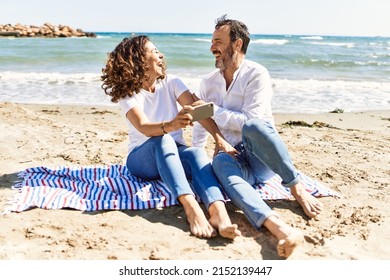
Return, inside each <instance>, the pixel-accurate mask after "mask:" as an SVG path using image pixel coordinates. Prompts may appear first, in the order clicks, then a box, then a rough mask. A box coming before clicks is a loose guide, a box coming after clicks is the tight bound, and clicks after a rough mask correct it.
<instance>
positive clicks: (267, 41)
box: [251, 39, 289, 45]
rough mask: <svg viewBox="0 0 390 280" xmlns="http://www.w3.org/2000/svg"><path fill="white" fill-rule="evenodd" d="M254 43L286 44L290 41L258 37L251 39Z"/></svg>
mask: <svg viewBox="0 0 390 280" xmlns="http://www.w3.org/2000/svg"><path fill="white" fill-rule="evenodd" d="M251 42H252V43H254V44H262V45H284V44H287V43H288V42H289V41H288V40H286V39H257V40H253V41H251Z"/></svg>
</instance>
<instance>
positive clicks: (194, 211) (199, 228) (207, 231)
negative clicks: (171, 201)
mask: <svg viewBox="0 0 390 280" xmlns="http://www.w3.org/2000/svg"><path fill="white" fill-rule="evenodd" d="M178 200H179V201H180V203H181V204H182V205H183V208H184V211H185V212H186V216H187V220H188V223H189V224H190V231H191V233H192V234H193V235H195V236H197V237H203V238H211V237H214V236H216V235H217V232H216V231H215V229H214V228H213V226H212V225H211V224H210V223H209V221H208V220H207V218H206V216H205V214H204V213H203V210H202V208H200V206H199V203H198V202H197V201H196V199H195V197H194V196H193V195H190V194H186V195H181V196H180V197H179V198H178Z"/></svg>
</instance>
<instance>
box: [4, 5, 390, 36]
mask: <svg viewBox="0 0 390 280" xmlns="http://www.w3.org/2000/svg"><path fill="white" fill-rule="evenodd" d="M223 14H227V15H228V17H229V18H233V19H238V20H241V21H243V22H244V23H245V24H246V25H247V26H248V28H249V31H250V33H251V34H278V35H340V36H384V37H390V16H389V14H390V0H235V1H232V0H193V1H185V0H138V1H133V0H106V1H102V0H65V1H56V0H34V1H32V0H0V24H8V23H10V24H16V23H21V24H24V25H30V24H34V25H43V24H44V23H46V22H48V23H51V24H55V25H58V24H63V25H69V26H71V27H74V28H80V29H82V30H83V31H88V32H164V33H212V32H213V30H214V23H215V19H216V18H218V17H220V16H221V15H223Z"/></svg>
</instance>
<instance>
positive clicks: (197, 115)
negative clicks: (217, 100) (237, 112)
mask: <svg viewBox="0 0 390 280" xmlns="http://www.w3.org/2000/svg"><path fill="white" fill-rule="evenodd" d="M189 113H190V114H191V115H192V121H193V122H196V121H198V120H201V119H205V118H210V117H212V116H213V115H214V103H206V104H202V105H199V106H196V107H194V110H192V111H190V112H189Z"/></svg>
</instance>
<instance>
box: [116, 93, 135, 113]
mask: <svg viewBox="0 0 390 280" xmlns="http://www.w3.org/2000/svg"><path fill="white" fill-rule="evenodd" d="M118 103H119V107H120V109H121V111H122V114H123V115H124V116H125V117H126V114H127V112H128V111H130V110H131V109H132V108H133V107H135V106H137V105H138V102H137V100H136V98H130V97H126V98H121V99H119V101H118Z"/></svg>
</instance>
